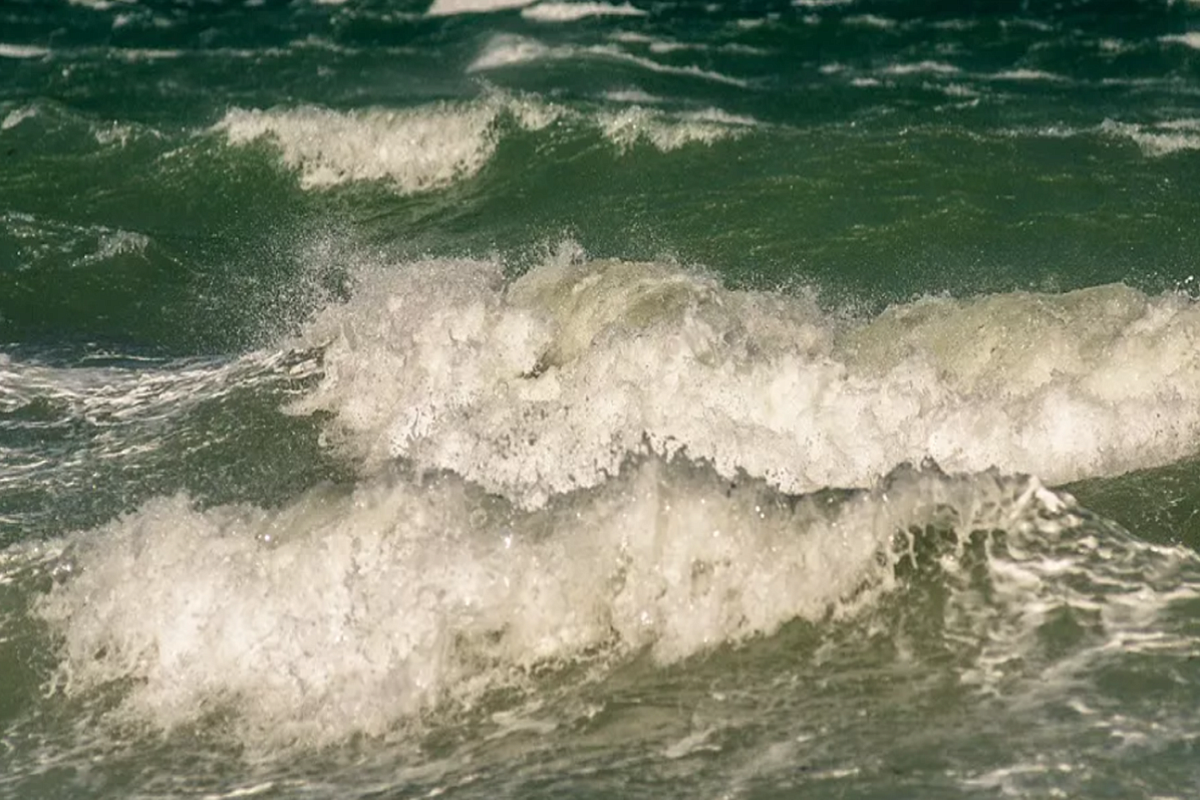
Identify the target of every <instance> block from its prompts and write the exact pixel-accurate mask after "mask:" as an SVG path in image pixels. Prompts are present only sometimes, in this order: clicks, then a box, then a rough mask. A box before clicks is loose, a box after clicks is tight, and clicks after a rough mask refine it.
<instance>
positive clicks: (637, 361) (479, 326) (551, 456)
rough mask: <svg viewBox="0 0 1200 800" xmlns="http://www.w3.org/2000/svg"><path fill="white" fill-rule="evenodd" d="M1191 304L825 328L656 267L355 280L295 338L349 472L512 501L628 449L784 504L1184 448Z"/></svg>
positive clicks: (1083, 294)
mask: <svg viewBox="0 0 1200 800" xmlns="http://www.w3.org/2000/svg"><path fill="white" fill-rule="evenodd" d="M1197 337H1200V308H1198V307H1197V305H1196V304H1195V303H1193V302H1192V301H1191V300H1189V299H1187V298H1185V297H1181V296H1176V295H1163V296H1157V297H1151V296H1147V295H1144V294H1142V293H1140V292H1138V291H1136V290H1134V289H1130V288H1128V287H1125V286H1121V285H1113V286H1103V287H1097V288H1093V289H1087V290H1082V291H1077V292H1071V293H1068V294H1063V295H1040V294H1031V293H1021V292H1018V293H1011V294H1001V295H995V296H989V297H982V298H975V299H964V300H952V299H941V298H927V299H923V300H919V301H916V302H912V303H907V304H902V305H898V306H895V307H893V308H891V309H889V310H888V311H887V312H886V313H884V314H882V315H881V316H878V317H876V318H873V319H864V320H859V321H853V322H849V321H845V320H841V319H839V318H838V317H835V316H830V315H828V314H826V313H824V312H823V311H822V310H821V309H820V308H819V307H818V306H817V305H816V303H814V302H813V301H812V300H810V299H807V298H806V297H804V296H782V295H778V294H773V293H756V292H737V291H730V290H727V289H725V288H723V287H722V286H721V285H720V284H719V283H717V282H716V281H714V280H712V279H710V278H707V277H704V276H703V275H700V274H696V273H693V272H689V271H685V270H681V269H679V268H677V267H672V266H670V265H667V264H637V263H622V262H593V263H588V264H582V265H579V264H565V263H555V262H548V263H546V264H543V265H541V266H539V267H536V268H535V269H533V270H531V271H530V272H529V273H528V274H526V275H525V276H524V277H522V278H521V279H520V280H518V281H517V282H515V283H514V284H512V285H510V286H505V284H504V281H503V279H502V272H501V267H500V266H499V265H498V264H494V263H485V262H474V261H449V260H445V261H429V262H421V263H415V264H411V265H408V266H407V267H392V268H388V269H383V268H381V269H377V270H376V269H367V270H364V272H363V273H362V274H361V276H360V282H359V285H358V288H357V293H356V294H355V296H354V297H353V299H352V300H351V301H350V302H349V303H347V304H345V305H337V306H331V307H328V308H326V309H325V310H324V311H323V312H321V313H320V314H319V315H318V316H317V317H316V318H315V319H314V320H313V322H312V323H311V325H310V326H309V327H308V329H307V331H306V332H305V334H304V336H303V338H302V343H303V346H304V347H308V348H324V369H325V373H324V377H323V379H322V380H321V382H320V384H319V385H318V386H317V388H316V389H315V390H314V391H313V393H312V394H310V395H308V396H307V397H305V398H304V399H303V400H301V401H299V402H298V403H297V404H296V406H295V408H294V410H295V411H296V412H297V413H311V412H314V411H318V410H319V411H326V412H331V413H332V414H333V421H332V422H331V425H330V427H329V429H328V431H327V435H328V437H329V440H330V441H331V442H336V443H338V444H339V446H341V447H344V448H346V450H347V452H349V453H352V454H353V455H354V457H355V458H356V459H359V460H361V461H362V463H384V462H387V461H390V460H392V459H395V458H406V459H413V460H415V461H416V462H418V463H420V464H422V465H425V466H428V467H433V468H439V469H448V470H451V471H453V472H455V473H457V474H459V475H462V476H464V477H467V478H468V479H470V480H472V481H476V482H478V483H480V484H481V485H483V486H485V487H487V488H488V489H489V490H491V491H495V492H498V493H501V494H504V495H506V496H508V497H509V498H511V499H512V500H514V501H515V502H517V503H518V504H522V505H531V506H536V505H538V504H540V503H543V502H545V500H546V499H547V498H548V497H549V496H550V495H551V494H554V493H558V492H562V491H568V490H571V489H575V488H580V487H585V486H592V485H596V484H598V483H600V482H602V481H603V480H604V477H605V476H606V475H608V474H611V473H613V472H615V471H616V469H617V468H618V467H619V465H620V463H621V461H622V460H623V459H624V458H626V457H627V455H628V454H629V453H633V452H642V451H645V450H651V451H654V452H657V453H660V454H663V455H667V456H669V455H671V454H674V453H676V452H679V451H685V452H687V453H688V454H690V455H691V456H692V457H694V458H702V459H706V460H709V461H711V462H712V463H713V464H714V465H715V467H716V468H717V470H718V471H719V472H721V473H722V474H725V475H734V474H735V473H737V472H738V471H739V470H741V471H744V472H746V473H749V474H750V475H754V476H760V477H763V478H766V479H768V480H769V481H771V482H772V483H773V484H774V485H777V486H779V487H780V488H781V489H783V490H785V491H788V492H806V491H812V490H814V489H818V488H821V487H825V486H862V485H866V484H868V483H869V482H870V481H871V480H873V479H874V478H875V477H876V476H878V475H882V474H884V473H886V472H887V471H888V470H890V469H891V468H892V467H893V466H894V465H895V464H898V463H900V462H903V461H908V460H913V459H920V458H922V457H926V456H928V457H932V458H934V459H935V460H937V461H938V462H939V463H941V464H942V465H943V466H945V467H947V468H949V469H953V470H955V471H969V472H976V471H979V470H983V469H987V468H989V467H992V466H997V467H999V468H1000V469H1002V470H1005V471H1011V472H1029V473H1033V474H1037V475H1039V476H1041V477H1043V478H1044V479H1046V480H1048V481H1050V482H1052V483H1059V482H1066V481H1071V480H1075V479H1079V478H1083V477H1087V476H1094V475H1111V474H1117V473H1120V472H1123V471H1127V470H1133V469H1138V468H1143V467H1150V466H1155V465H1161V464H1165V463H1169V462H1172V461H1175V460H1177V459H1179V458H1183V457H1185V456H1188V455H1191V454H1192V453H1194V452H1195V450H1196V444H1195V443H1196V442H1197V441H1198V440H1200V406H1198V405H1197V403H1196V402H1195V400H1196V398H1197V397H1198V396H1200V356H1197V354H1196V352H1195V348H1194V347H1193V346H1192V343H1193V342H1194V341H1195V340H1196V338H1197Z"/></svg>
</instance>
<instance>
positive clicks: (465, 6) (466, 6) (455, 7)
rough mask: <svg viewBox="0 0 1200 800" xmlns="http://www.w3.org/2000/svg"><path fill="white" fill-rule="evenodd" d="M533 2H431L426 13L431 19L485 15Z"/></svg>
mask: <svg viewBox="0 0 1200 800" xmlns="http://www.w3.org/2000/svg"><path fill="white" fill-rule="evenodd" d="M533 1H534V0H433V5H431V6H430V7H429V11H427V12H426V14H427V15H428V16H431V17H443V16H450V15H454V14H487V13H491V12H493V11H507V10H509V9H513V8H521V7H522V6H527V5H529V4H530V3H532V2H533Z"/></svg>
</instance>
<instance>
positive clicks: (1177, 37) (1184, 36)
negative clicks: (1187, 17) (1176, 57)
mask: <svg viewBox="0 0 1200 800" xmlns="http://www.w3.org/2000/svg"><path fill="white" fill-rule="evenodd" d="M1159 41H1160V42H1164V43H1166V44H1181V45H1183V46H1185V47H1190V48H1192V49H1193V50H1200V31H1189V32H1187V33H1180V34H1172V35H1170V36H1163V37H1160V38H1159Z"/></svg>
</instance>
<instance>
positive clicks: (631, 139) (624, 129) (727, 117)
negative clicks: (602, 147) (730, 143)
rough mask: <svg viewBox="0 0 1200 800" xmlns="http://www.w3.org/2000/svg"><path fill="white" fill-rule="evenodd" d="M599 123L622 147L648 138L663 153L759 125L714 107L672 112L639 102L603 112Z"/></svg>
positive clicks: (733, 136) (732, 135)
mask: <svg viewBox="0 0 1200 800" xmlns="http://www.w3.org/2000/svg"><path fill="white" fill-rule="evenodd" d="M597 123H598V124H599V126H600V129H601V131H602V132H603V134H604V137H605V138H606V139H608V140H609V141H611V142H613V143H614V144H616V145H617V146H618V147H620V148H622V149H628V148H629V147H632V146H633V145H634V144H636V143H637V142H639V141H645V142H649V143H650V144H653V145H654V146H655V147H657V148H658V149H659V150H662V151H663V152H668V151H671V150H676V149H678V148H680V147H683V146H684V145H687V144H692V143H702V144H708V145H711V144H713V143H714V142H717V141H720V140H721V139H729V138H737V137H739V136H741V135H743V134H744V133H745V132H746V131H748V130H750V129H751V128H752V127H753V126H755V125H756V122H755V121H754V120H753V119H750V118H748V117H740V116H735V115H732V114H727V113H725V112H723V111H721V110H720V109H715V108H711V109H705V110H703V111H694V112H685V113H682V114H674V115H672V114H668V113H666V112H663V111H658V110H655V109H648V108H643V107H641V106H637V105H633V106H629V107H627V108H624V109H621V110H619V111H604V112H600V113H599V114H597Z"/></svg>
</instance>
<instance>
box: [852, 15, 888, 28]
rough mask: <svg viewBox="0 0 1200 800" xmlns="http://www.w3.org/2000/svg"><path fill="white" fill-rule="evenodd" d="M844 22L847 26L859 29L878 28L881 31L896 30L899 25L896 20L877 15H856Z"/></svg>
mask: <svg viewBox="0 0 1200 800" xmlns="http://www.w3.org/2000/svg"><path fill="white" fill-rule="evenodd" d="M842 22H843V23H845V24H846V25H854V26H856V27H859V28H878V29H880V30H888V29H890V28H895V27H896V25H897V22H896V20H894V19H889V18H888V17H881V16H879V15H877V14H855V15H853V16H849V17H846V18H845V19H843V20H842Z"/></svg>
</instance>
